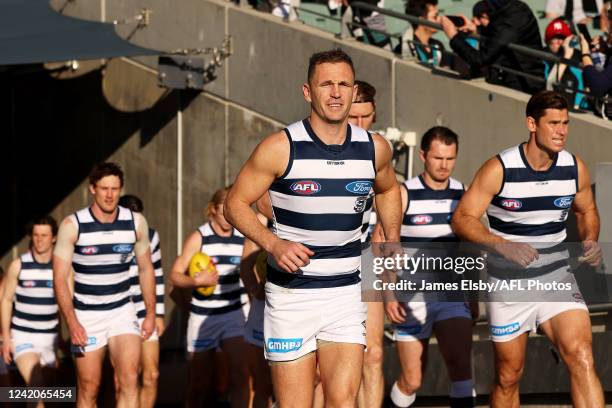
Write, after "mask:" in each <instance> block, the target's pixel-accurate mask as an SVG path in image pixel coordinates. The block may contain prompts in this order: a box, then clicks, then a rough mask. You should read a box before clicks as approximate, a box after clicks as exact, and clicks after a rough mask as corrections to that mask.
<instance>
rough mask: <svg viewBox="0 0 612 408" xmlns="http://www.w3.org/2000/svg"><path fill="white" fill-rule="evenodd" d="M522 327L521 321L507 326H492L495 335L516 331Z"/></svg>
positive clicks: (492, 332)
mask: <svg viewBox="0 0 612 408" xmlns="http://www.w3.org/2000/svg"><path fill="white" fill-rule="evenodd" d="M520 328H521V325H520V323H519V322H514V323H510V324H507V325H505V326H491V334H492V335H494V336H505V335H507V334H512V333H516V332H517V331H519V329H520Z"/></svg>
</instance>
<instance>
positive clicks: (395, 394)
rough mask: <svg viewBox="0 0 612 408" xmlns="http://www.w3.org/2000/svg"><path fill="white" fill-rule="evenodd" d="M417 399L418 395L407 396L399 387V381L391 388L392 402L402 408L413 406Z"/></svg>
mask: <svg viewBox="0 0 612 408" xmlns="http://www.w3.org/2000/svg"><path fill="white" fill-rule="evenodd" d="M415 399H416V393H414V394H410V395H406V394H404V393H403V392H402V391H401V390H400V389H399V387H398V385H397V381H396V382H395V383H393V387H391V401H393V403H394V404H395V405H397V406H398V407H400V408H407V407H409V406H411V405H412V403H413V402H414V400H415Z"/></svg>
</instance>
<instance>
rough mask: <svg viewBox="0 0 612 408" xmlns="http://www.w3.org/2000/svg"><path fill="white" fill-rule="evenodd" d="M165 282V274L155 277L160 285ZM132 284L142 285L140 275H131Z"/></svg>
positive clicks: (156, 282)
mask: <svg viewBox="0 0 612 408" xmlns="http://www.w3.org/2000/svg"><path fill="white" fill-rule="evenodd" d="M162 283H164V277H163V276H156V277H155V284H156V285H159V284H162ZM130 285H131V286H138V285H140V277H139V276H138V275H136V276H131V277H130Z"/></svg>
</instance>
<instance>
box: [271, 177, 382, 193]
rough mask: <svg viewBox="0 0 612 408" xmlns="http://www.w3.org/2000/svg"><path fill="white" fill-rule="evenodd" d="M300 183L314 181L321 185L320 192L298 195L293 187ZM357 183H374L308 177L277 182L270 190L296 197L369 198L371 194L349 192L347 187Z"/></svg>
mask: <svg viewBox="0 0 612 408" xmlns="http://www.w3.org/2000/svg"><path fill="white" fill-rule="evenodd" d="M298 181H314V182H316V183H319V186H320V190H319V191H318V192H316V193H314V194H310V195H304V194H298V193H296V192H294V191H293V190H292V189H291V186H292V185H293V184H294V183H295V182H298ZM355 181H369V182H373V179H367V178H365V179H363V178H360V179H356V178H349V179H318V178H308V177H302V178H299V179H282V180H276V181H275V182H274V183H273V184H272V185H271V186H270V190H271V191H275V192H277V193H281V194H286V195H290V196H295V197H367V195H368V194H369V192H364V193H358V194H356V193H351V192H350V191H349V190H347V188H346V187H347V186H348V185H349V184H351V183H353V182H355Z"/></svg>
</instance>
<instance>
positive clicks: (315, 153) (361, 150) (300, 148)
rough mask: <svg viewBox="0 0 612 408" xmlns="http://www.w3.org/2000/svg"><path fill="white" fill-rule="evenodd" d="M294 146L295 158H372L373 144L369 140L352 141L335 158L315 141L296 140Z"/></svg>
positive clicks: (336, 159) (340, 159)
mask: <svg viewBox="0 0 612 408" xmlns="http://www.w3.org/2000/svg"><path fill="white" fill-rule="evenodd" d="M293 146H294V147H295V157H294V160H325V161H327V160H334V161H342V160H368V161H371V160H372V148H371V146H372V145H371V143H368V142H351V144H350V146H349V147H348V148H347V149H346V150H344V151H343V152H342V154H341V155H338V156H333V159H332V158H331V157H330V154H329V152H328V151H327V150H323V149H322V148H321V147H319V146H317V145H316V144H315V143H314V142H308V141H299V142H296V141H294V142H293ZM334 166H335V165H334Z"/></svg>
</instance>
